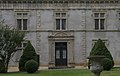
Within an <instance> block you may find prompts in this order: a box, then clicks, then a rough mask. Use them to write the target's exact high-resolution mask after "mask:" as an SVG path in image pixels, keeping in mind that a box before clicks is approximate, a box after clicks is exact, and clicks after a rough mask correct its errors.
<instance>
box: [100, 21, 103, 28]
mask: <svg viewBox="0 0 120 76" xmlns="http://www.w3.org/2000/svg"><path fill="white" fill-rule="evenodd" d="M100 29H104V19H101V20H100Z"/></svg>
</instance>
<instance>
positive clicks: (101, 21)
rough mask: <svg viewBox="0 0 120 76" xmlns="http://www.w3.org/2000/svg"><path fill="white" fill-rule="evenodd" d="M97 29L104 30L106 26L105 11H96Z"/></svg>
mask: <svg viewBox="0 0 120 76" xmlns="http://www.w3.org/2000/svg"><path fill="white" fill-rule="evenodd" d="M94 21H95V30H103V29H104V28H105V26H104V25H105V13H94Z"/></svg>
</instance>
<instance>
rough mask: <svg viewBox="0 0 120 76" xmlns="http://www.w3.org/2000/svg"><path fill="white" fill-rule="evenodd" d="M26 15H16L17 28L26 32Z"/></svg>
mask: <svg viewBox="0 0 120 76" xmlns="http://www.w3.org/2000/svg"><path fill="white" fill-rule="evenodd" d="M27 17H28V13H17V28H18V29H19V30H27V22H28V18H27Z"/></svg>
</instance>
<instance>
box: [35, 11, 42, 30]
mask: <svg viewBox="0 0 120 76" xmlns="http://www.w3.org/2000/svg"><path fill="white" fill-rule="evenodd" d="M36 20H37V25H36V30H40V26H41V15H40V11H39V10H38V11H37V19H36Z"/></svg>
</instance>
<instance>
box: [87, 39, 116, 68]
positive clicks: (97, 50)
mask: <svg viewBox="0 0 120 76" xmlns="http://www.w3.org/2000/svg"><path fill="white" fill-rule="evenodd" d="M93 55H102V56H106V58H109V59H110V60H111V61H112V67H113V66H114V61H113V58H112V55H111V53H110V52H109V51H108V49H107V47H106V46H105V43H104V42H103V41H102V40H101V39H98V41H97V42H96V43H95V45H94V46H93V48H92V50H91V52H90V56H93ZM88 64H90V62H88ZM88 66H89V65H88ZM104 67H105V66H104ZM112 67H111V68H112Z"/></svg>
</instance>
